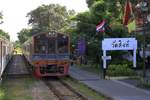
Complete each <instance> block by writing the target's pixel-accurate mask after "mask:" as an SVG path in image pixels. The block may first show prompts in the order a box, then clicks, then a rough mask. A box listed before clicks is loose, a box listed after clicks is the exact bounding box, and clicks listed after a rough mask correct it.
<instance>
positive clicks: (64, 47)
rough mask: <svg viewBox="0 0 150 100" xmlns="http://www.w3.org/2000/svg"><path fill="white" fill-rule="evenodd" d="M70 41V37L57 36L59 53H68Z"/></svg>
mask: <svg viewBox="0 0 150 100" xmlns="http://www.w3.org/2000/svg"><path fill="white" fill-rule="evenodd" d="M68 41H69V38H68V36H65V35H63V34H58V35H57V42H58V46H57V50H58V53H68V45H69V44H68Z"/></svg>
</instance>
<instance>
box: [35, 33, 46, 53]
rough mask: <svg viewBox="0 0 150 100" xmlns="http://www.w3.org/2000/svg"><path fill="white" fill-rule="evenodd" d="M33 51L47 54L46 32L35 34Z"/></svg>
mask: <svg viewBox="0 0 150 100" xmlns="http://www.w3.org/2000/svg"><path fill="white" fill-rule="evenodd" d="M34 47H35V48H34V51H35V53H40V54H47V53H48V50H47V47H48V37H47V36H46V34H42V35H39V36H36V37H35V38H34Z"/></svg>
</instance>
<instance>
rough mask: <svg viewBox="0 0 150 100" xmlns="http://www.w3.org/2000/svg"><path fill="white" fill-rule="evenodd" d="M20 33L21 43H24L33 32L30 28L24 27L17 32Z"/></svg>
mask: <svg viewBox="0 0 150 100" xmlns="http://www.w3.org/2000/svg"><path fill="white" fill-rule="evenodd" d="M17 34H18V39H19V41H20V43H21V44H22V43H24V42H25V41H26V40H28V39H29V38H30V37H31V35H32V33H31V30H30V29H25V28H24V29H22V30H21V31H20V32H18V33H17Z"/></svg>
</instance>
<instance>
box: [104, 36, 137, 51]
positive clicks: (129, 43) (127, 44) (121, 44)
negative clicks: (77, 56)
mask: <svg viewBox="0 0 150 100" xmlns="http://www.w3.org/2000/svg"><path fill="white" fill-rule="evenodd" d="M134 49H137V40H135V38H105V39H104V40H103V41H102V50H134Z"/></svg>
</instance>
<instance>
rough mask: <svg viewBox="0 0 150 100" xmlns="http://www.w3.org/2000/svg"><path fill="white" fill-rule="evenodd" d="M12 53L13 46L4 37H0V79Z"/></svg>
mask: <svg viewBox="0 0 150 100" xmlns="http://www.w3.org/2000/svg"><path fill="white" fill-rule="evenodd" d="M12 51H13V44H12V43H11V42H10V41H9V40H8V39H6V38H5V37H0V79H1V76H2V74H3V72H4V70H5V68H6V65H7V64H8V62H9V60H10V59H11V56H12Z"/></svg>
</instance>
